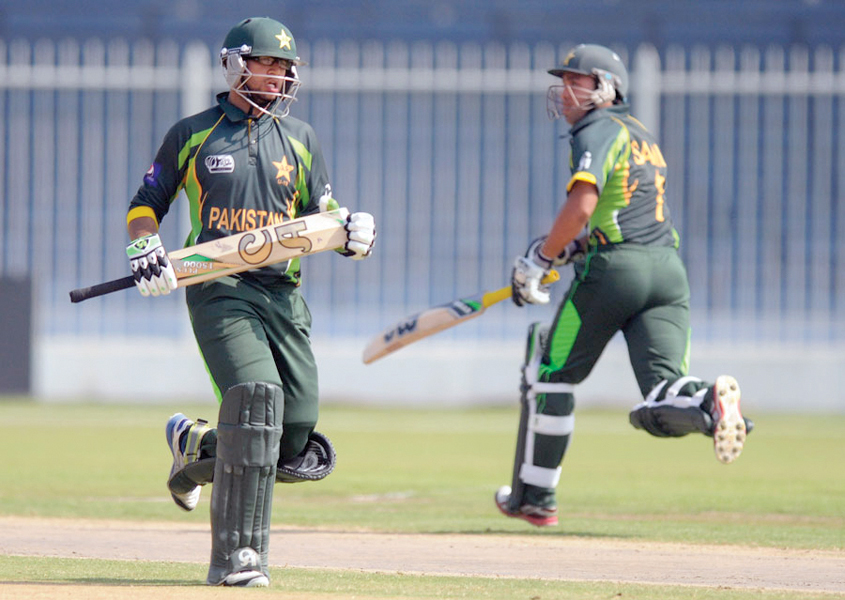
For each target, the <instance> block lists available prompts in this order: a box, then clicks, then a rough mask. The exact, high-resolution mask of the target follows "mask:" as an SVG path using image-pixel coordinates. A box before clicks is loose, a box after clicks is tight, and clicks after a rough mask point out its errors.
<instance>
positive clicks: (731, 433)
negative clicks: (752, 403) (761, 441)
mask: <svg viewBox="0 0 845 600" xmlns="http://www.w3.org/2000/svg"><path fill="white" fill-rule="evenodd" d="M739 399H740V390H739V384H738V383H737V382H736V379H734V378H733V377H731V376H730V375H722V376H720V377H718V378H717V379H716V383H714V384H713V412H712V416H713V449H714V451H715V452H716V458H718V459H719V461H721V462H723V463H725V464H728V463H732V462H733V461H735V460H736V459H737V457H739V455H740V453H741V452H742V447H743V446H744V445H745V439H746V436H747V435H748V431H749V430H750V428H751V427H753V424H751V423H750V422H748V421H746V420H745V419H744V418H743V416H742V413H741V412H740V410H739Z"/></svg>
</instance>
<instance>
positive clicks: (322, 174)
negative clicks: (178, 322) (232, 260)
mask: <svg viewBox="0 0 845 600" xmlns="http://www.w3.org/2000/svg"><path fill="white" fill-rule="evenodd" d="M227 96H228V92H223V93H221V94H218V96H217V101H218V105H217V106H215V107H212V108H209V109H208V110H206V111H203V112H201V113H199V114H196V115H193V116H190V117H187V118H185V119H182V120H181V121H179V122H178V123H176V124H175V125H174V126H173V127H172V128H171V129H170V131H168V133H167V135H166V136H165V138H164V142H163V143H162V145H161V147H160V148H159V150H158V153H157V154H156V157H155V161H154V162H153V164H152V166H151V167H150V169H149V171H147V173H146V175H145V176H144V181H143V184H142V185H141V187H140V188H139V189H138V192H137V193H136V194H135V197H134V198H133V199H132V201H131V203H130V205H129V214H128V216H127V219H128V220H129V221H131V220H132V219H134V218H137V217H139V216H151V217H154V218H155V219H156V221H157V222H159V223H161V220H162V219H163V218H164V216H165V215H166V214H167V211H168V209H169V208H170V205H171V203H172V202H173V201H174V200H175V199H176V197H177V195H178V193H179V191H180V190H184V191H185V193H186V195H187V197H188V200H189V202H190V215H191V232H190V234H189V235H188V238H187V240H186V242H185V245H186V246H192V245H194V244H197V243H201V242H207V241H210V240H214V239H217V238H221V237H225V236H228V235H232V234H235V233H239V232H242V231H247V230H251V229H256V228H258V227H263V226H265V225H270V224H272V223H280V222H282V221H285V220H289V219H294V218H296V217H301V216H303V215H307V214H311V213H315V212H317V211H318V210H319V204H318V201H319V198H320V196H322V195H323V194H324V193H330V192H331V188H330V186H329V178H328V173H327V169H326V163H325V160H324V158H323V154H322V151H321V149H320V145H319V143H318V141H317V136H316V134H315V133H314V130H313V129H312V127H311V126H310V125H309V124H307V123H305V122H303V121H300V120H298V119H295V118H293V117H291V116H287V117H285V118H283V119H279V118H274V117H271V116H269V115H264V114H262V115H261V116H260V117H249V116H247V115H246V113H244V112H243V111H242V110H240V109H239V108H237V107H235V106H234V105H232V104H231V103H230V102H229V101H228V99H227ZM249 276H250V277H254V278H257V279H259V280H267V281H279V278H280V276H281V277H282V280H285V281H290V282H293V283H298V282H299V259H294V260H292V261H290V263H280V264H278V265H273V266H270V267H264V268H261V269H256V270H253V271H250V272H249Z"/></svg>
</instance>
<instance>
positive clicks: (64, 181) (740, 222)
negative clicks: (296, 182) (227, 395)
mask: <svg viewBox="0 0 845 600" xmlns="http://www.w3.org/2000/svg"><path fill="white" fill-rule="evenodd" d="M263 15H267V16H272V17H274V18H277V19H278V20H280V21H282V22H284V23H285V24H286V25H288V26H289V28H290V29H291V30H292V32H293V34H294V36H295V38H296V42H297V47H298V51H299V54H300V56H301V57H302V58H303V59H304V60H306V61H307V62H308V63H309V66H307V67H303V68H302V69H301V70H300V77H301V79H302V81H303V86H302V88H301V90H300V93H299V97H298V98H299V100H298V102H297V103H296V104H295V105H294V107H293V110H292V114H293V115H294V116H296V117H298V118H300V119H303V120H305V121H308V122H310V123H311V124H312V125H313V127H314V129H315V130H316V132H317V134H318V136H319V137H320V140H321V143H322V146H323V150H324V154H325V157H326V159H327V162H328V165H329V170H330V174H331V177H332V180H333V188H334V191H335V197H336V198H337V199H338V200H339V201H340V203H341V205H344V206H347V207H349V208H350V209H353V210H365V211H368V212H371V213H373V214H374V215H375V217H376V222H377V224H378V228H379V233H378V241H377V244H376V252H375V254H374V256H373V257H372V258H371V259H370V260H367V261H364V262H362V263H353V262H351V261H347V260H344V259H343V258H341V257H339V256H334V255H331V254H332V253H327V254H324V255H319V256H315V257H311V258H309V259H308V260H307V261H304V262H307V264H305V265H304V275H305V284H304V288H303V290H304V294H305V297H306V298H307V300H308V302H309V305H310V307H311V310H312V313H313V315H314V331H313V338H314V346H315V352H316V353H317V356H318V363H319V365H320V368H321V386H322V389H323V396H324V397H325V399H326V401H328V402H332V401H336V402H343V401H350V402H364V403H366V402H376V403H389V404H455V405H465V404H473V403H478V404H481V403H484V404H489V403H504V402H514V403H515V402H516V401H517V399H518V384H519V367H520V365H521V362H522V355H523V344H524V340H523V338H524V335H525V330H526V327H527V325H528V324H529V323H530V322H532V321H543V320H550V319H551V318H552V317H553V316H554V309H553V308H552V307H527V308H523V309H517V308H516V307H515V306H513V305H512V304H510V303H507V302H506V303H502V304H500V305H497V306H495V307H493V308H491V309H489V310H488V311H487V313H486V314H485V315H483V316H482V317H481V318H479V319H476V320H474V321H472V322H470V323H467V324H464V325H462V326H460V327H458V328H456V329H454V330H450V331H447V332H444V333H442V334H439V335H438V336H436V337H434V338H431V339H429V340H425V341H422V342H419V343H417V344H415V345H412V346H409V347H408V348H405V349H403V350H401V351H400V352H399V353H397V354H395V355H392V356H388V357H386V358H384V359H382V360H381V361H379V362H377V363H374V364H373V365H370V366H364V365H362V364H361V360H360V354H361V351H362V350H363V347H364V345H365V344H366V342H367V340H368V339H369V338H370V337H371V336H373V335H375V334H377V333H378V332H380V331H381V330H382V329H384V328H386V327H388V326H389V325H391V324H392V323H394V322H395V321H396V320H398V319H400V318H402V317H404V316H406V315H408V314H411V313H415V312H418V311H420V310H422V309H424V308H427V307H429V306H431V305H434V304H440V303H445V302H448V301H450V300H453V299H455V298H457V297H467V296H470V295H472V294H475V293H477V292H479V291H481V290H491V289H496V288H499V287H501V286H503V285H505V284H506V283H508V281H509V277H510V266H511V263H512V261H513V258H514V257H515V256H517V255H519V254H521V253H522V252H524V250H525V247H526V246H527V244H528V242H529V241H530V240H531V239H533V238H534V237H536V236H538V235H541V234H543V233H545V232H546V231H547V230H548V228H549V226H550V223H551V220H552V219H553V218H554V215H555V213H556V211H557V209H558V208H559V206H560V205H561V203H562V201H563V200H564V198H565V186H566V183H567V181H568V177H569V168H568V160H569V144H568V141H567V140H566V137H565V136H566V133H567V128H566V125H565V123H561V122H555V123H553V122H551V121H549V120H548V118H547V116H546V110H545V92H546V88H547V87H548V86H549V85H551V84H552V83H554V79H553V78H552V77H551V76H549V75H548V74H546V70H547V69H548V68H551V67H553V66H554V65H556V64H557V63H558V62H559V61H560V59H561V58H562V56H563V55H564V54H565V53H566V51H567V50H568V49H569V48H571V47H572V46H573V45H575V44H576V43H580V42H593V43H600V44H604V45H607V46H610V47H612V48H613V49H614V50H616V51H617V52H618V53H619V54H620V55H621V56H622V57H623V59H624V61H625V62H626V64H627V66H628V69H629V72H630V74H631V79H632V90H631V94H630V100H631V104H632V109H633V113H634V115H635V116H637V117H638V118H639V119H640V120H641V121H643V122H644V123H645V124H646V126H648V127H649V128H650V129H652V131H654V132H655V133H656V134H657V136H658V139H659V141H660V145H661V148H662V150H663V154H664V156H665V157H666V159H667V162H668V163H669V178H668V184H667V202H668V204H669V206H670V208H671V211H672V214H673V218H674V220H675V224H676V227H677V229H678V230H679V233H680V235H681V240H682V242H681V253H682V255H683V258H684V260H685V262H686V264H687V267H688V270H689V275H690V283H691V287H692V306H693V355H692V369H691V372H692V374H695V375H698V376H699V377H702V378H704V379H708V380H712V379H714V378H715V377H716V376H717V375H719V374H721V373H723V372H727V373H731V374H733V375H735V376H736V377H737V378H738V379H739V380H740V383H741V384H742V386H743V390H744V395H743V401H744V403H746V405H750V406H751V407H753V408H756V409H758V410H778V411H790V410H800V411H836V412H843V411H845V402H843V401H842V392H841V390H842V389H845V242H843V241H842V240H843V234H845V68H843V61H845V45H843V34H842V32H843V31H845V2H841V1H839V0H731V1H723V0H698V1H686V0H681V1H677V0H675V1H670V0H640V1H638V2H623V1H622V0H592V1H589V2H588V1H585V0H571V1H568V2H558V1H551V0H523V1H522V2H518V3H517V2H504V1H500V0H472V1H463V2H461V1H450V2H446V1H439V0H428V1H425V2H423V1H417V0H408V1H404V2H400V1H388V0H363V1H361V2H357V3H350V2H346V1H340V0H326V1H305V2H288V1H273V2H266V1H265V2H260V1H250V0H242V1H240V2H237V3H230V2H220V1H216V0H214V1H205V2H200V1H199V0H169V1H167V2H165V1H159V0H150V1H143V0H141V1H136V2H122V1H115V2H109V3H102V2H93V1H88V0H82V1H75V2H61V1H58V0H30V1H29V2H26V3H18V2H16V3H13V2H8V1H0V322H2V339H0V351H2V352H1V353H0V356H1V357H2V366H0V393H5V394H23V395H28V396H31V397H33V398H37V399H41V400H47V401H75V400H92V401H124V400H145V401H159V400H162V401H164V400H173V399H178V400H183V401H186V402H188V401H192V402H193V401H198V402H199V401H201V402H210V401H211V397H212V396H211V387H210V384H209V383H208V380H207V376H206V374H205V371H204V368H203V365H202V362H201V361H200V359H199V355H198V352H197V350H196V347H195V344H194V342H193V338H192V334H191V332H190V328H189V323H188V317H187V311H186V309H185V306H184V291H182V290H178V291H177V292H175V293H173V294H171V295H170V296H168V297H165V298H156V299H144V298H141V297H140V296H139V295H138V294H137V293H136V292H134V290H128V291H124V292H118V293H115V294H111V295H109V296H106V297H103V298H98V299H93V300H89V301H87V302H85V303H82V304H77V305H72V304H71V303H70V302H69V299H68V291H69V290H71V289H73V288H77V287H82V286H87V285H91V284H94V283H98V282H101V281H104V280H109V279H115V278H118V277H122V276H124V275H126V274H128V265H127V261H126V258H125V253H124V248H125V245H126V243H127V241H128V240H127V239H126V229H125V215H126V208H127V205H128V202H129V199H130V198H131V197H132V195H133V194H134V193H135V190H136V189H137V188H138V186H139V185H140V183H141V178H142V176H143V174H144V172H145V171H146V170H147V168H148V166H149V164H150V162H151V161H152V158H153V155H154V153H155V151H156V149H157V148H158V145H159V144H160V142H161V140H162V139H163V136H164V134H165V132H166V131H167V129H168V128H169V127H170V126H171V125H172V124H173V123H174V122H175V121H176V120H178V119H179V118H181V117H183V116H187V115H189V114H192V113H195V112H198V111H200V110H203V109H204V108H206V107H207V106H209V105H211V103H212V102H213V97H214V94H215V93H217V92H219V91H223V90H224V89H225V84H224V81H223V77H222V74H221V72H220V70H219V67H218V65H217V61H216V56H217V51H218V50H219V47H220V44H221V42H222V39H223V37H224V36H225V34H226V32H227V31H228V29H229V28H231V27H232V26H233V25H234V24H236V23H237V22H238V21H240V20H241V19H243V18H245V17H247V16H263ZM186 208H187V202H186V201H185V199H184V198H179V199H177V201H176V202H174V205H173V207H172V209H171V212H170V213H169V215H168V217H167V218H166V219H165V221H164V223H163V224H162V234H163V237H164V241H165V246H166V247H168V248H171V249H175V248H178V247H179V246H180V245H181V243H182V240H183V239H184V236H185V235H186V233H187V231H188V216H187V212H186ZM563 274H564V281H563V282H561V283H560V284H558V285H557V287H556V289H555V295H554V297H553V299H554V300H555V301H557V300H559V299H560V298H561V297H562V295H563V292H564V291H565V289H566V285H567V280H568V279H569V278H570V277H571V273H570V272H568V271H567V270H565V271H564V273H563ZM141 382H143V384H142V383H141ZM577 397H578V399H579V402H580V403H582V404H584V403H586V404H595V405H603V404H607V405H624V406H629V405H631V404H633V403H635V402H637V401H638V400H639V398H638V392H637V388H636V385H635V383H634V379H633V375H632V374H631V373H630V366H629V364H628V362H627V354H626V351H625V347H624V343H623V342H622V341H621V339H614V340H613V342H611V344H610V346H609V347H608V349H607V351H606V353H605V355H604V356H603V358H602V361H600V363H599V366H598V367H597V368H596V370H595V371H594V373H593V374H592V375H591V376H590V378H589V379H588V380H587V381H586V382H585V383H584V384H583V386H581V388H579V391H578V392H577Z"/></svg>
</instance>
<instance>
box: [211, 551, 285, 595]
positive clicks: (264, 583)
mask: <svg viewBox="0 0 845 600" xmlns="http://www.w3.org/2000/svg"><path fill="white" fill-rule="evenodd" d="M260 564H261V558H260V557H259V555H258V552H256V551H255V549H254V548H250V547H249V546H245V547H243V548H238V549H237V550H235V551H234V552H232V555H231V556H230V557H229V561H228V564H227V565H226V566H225V567H223V568H220V567H218V566H215V565H214V564H212V565H211V567H210V568H209V570H208V577H207V578H206V581H205V582H206V583H207V584H208V585H222V586H225V587H268V586H269V585H270V578H269V577H267V575H265V574H264V573H262V572H261V571H260V570H259V568H260V566H259V565H260Z"/></svg>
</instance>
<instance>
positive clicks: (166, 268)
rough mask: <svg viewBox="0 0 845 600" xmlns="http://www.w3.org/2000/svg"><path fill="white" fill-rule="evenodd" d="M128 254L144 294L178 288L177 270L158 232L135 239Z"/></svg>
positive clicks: (166, 292) (134, 274) (167, 291)
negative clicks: (168, 256)
mask: <svg viewBox="0 0 845 600" xmlns="http://www.w3.org/2000/svg"><path fill="white" fill-rule="evenodd" d="M126 256H128V257H129V266H130V268H131V269H132V276H133V277H134V278H135V286H136V287H137V288H138V291H139V292H141V295H142V296H144V297H146V296H150V295H152V296H158V295H166V294H169V293H170V290H175V289H176V287H177V279H176V271H174V270H173V264H172V263H171V262H170V260H169V259H168V258H167V252H165V250H164V246H163V245H162V243H161V238H159V237H158V234H157V233H154V234H152V235H146V236H144V237H140V238H138V239H137V240H134V241H133V242H132V243H131V244H129V245H128V246H127V247H126Z"/></svg>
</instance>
